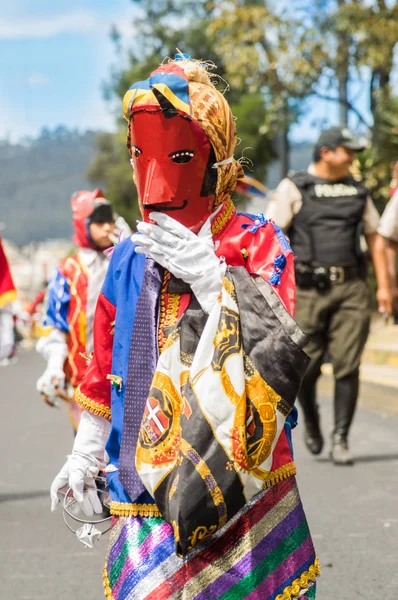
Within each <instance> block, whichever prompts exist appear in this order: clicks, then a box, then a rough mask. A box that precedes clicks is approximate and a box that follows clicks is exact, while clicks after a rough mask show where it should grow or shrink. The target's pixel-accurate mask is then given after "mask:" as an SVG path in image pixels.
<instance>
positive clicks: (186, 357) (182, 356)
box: [180, 351, 193, 367]
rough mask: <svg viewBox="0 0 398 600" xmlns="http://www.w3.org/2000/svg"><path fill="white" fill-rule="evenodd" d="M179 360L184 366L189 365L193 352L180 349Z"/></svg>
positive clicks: (191, 361)
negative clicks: (189, 352)
mask: <svg viewBox="0 0 398 600" xmlns="http://www.w3.org/2000/svg"><path fill="white" fill-rule="evenodd" d="M180 360H181V363H182V364H183V365H184V367H190V366H191V365H192V363H193V354H188V352H182V351H180Z"/></svg>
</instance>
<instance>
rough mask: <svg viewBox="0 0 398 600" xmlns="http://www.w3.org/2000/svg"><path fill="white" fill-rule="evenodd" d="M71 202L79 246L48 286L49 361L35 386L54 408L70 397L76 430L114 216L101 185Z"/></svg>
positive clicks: (41, 348) (43, 346) (44, 349)
mask: <svg viewBox="0 0 398 600" xmlns="http://www.w3.org/2000/svg"><path fill="white" fill-rule="evenodd" d="M71 202H72V213H73V225H74V230H75V233H74V237H73V243H74V244H75V245H76V246H77V247H78V250H77V252H75V253H74V254H72V256H69V257H67V258H65V259H64V260H62V262H61V263H60V265H59V267H58V269H57V271H56V273H55V274H54V276H53V278H52V280H51V281H50V283H49V285H48V288H47V297H46V307H45V325H47V326H51V327H52V328H53V329H52V330H51V331H50V334H49V335H48V336H47V337H43V338H41V339H40V340H39V341H38V343H37V346H36V348H37V350H38V352H39V353H40V354H42V356H43V357H44V358H45V359H46V360H47V366H46V369H45V371H44V373H43V375H42V376H41V377H40V378H39V380H38V381H37V386H36V387H37V390H38V391H39V392H40V393H41V395H42V398H43V399H44V401H45V402H46V403H47V404H49V405H50V406H53V405H54V403H55V404H57V401H58V400H59V399H60V398H62V399H65V400H67V401H68V410H69V416H70V418H71V421H72V424H73V427H74V429H75V430H77V426H78V422H79V419H80V414H81V412H82V411H81V409H80V407H79V406H78V405H77V404H76V403H75V402H74V400H73V393H74V389H75V388H76V387H77V386H78V385H79V383H80V382H81V380H82V378H83V375H84V373H85V371H86V368H87V361H88V356H89V355H90V353H91V352H92V350H93V334H92V329H93V319H94V309H95V304H96V301H97V298H98V295H99V292H100V289H101V285H102V283H103V280H104V277H105V273H106V270H107V268H108V264H109V259H108V257H107V255H106V254H104V250H106V249H107V248H109V247H110V246H112V245H113V242H112V239H111V236H112V235H113V233H114V215H113V212H112V208H111V205H110V203H109V202H108V201H107V200H106V199H105V198H104V194H103V192H102V190H100V189H95V190H94V191H89V190H81V191H79V192H76V193H75V194H73V196H72V200H71Z"/></svg>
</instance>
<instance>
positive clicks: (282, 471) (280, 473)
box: [263, 462, 296, 490]
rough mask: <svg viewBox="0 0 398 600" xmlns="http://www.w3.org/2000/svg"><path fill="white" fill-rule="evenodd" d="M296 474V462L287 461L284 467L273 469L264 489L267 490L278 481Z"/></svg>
mask: <svg viewBox="0 0 398 600" xmlns="http://www.w3.org/2000/svg"><path fill="white" fill-rule="evenodd" d="M295 474H296V465H295V464H294V462H290V463H287V464H286V465H283V467H279V469H276V470H275V471H271V473H270V474H269V475H268V477H267V479H266V480H265V481H264V484H263V489H264V490H266V489H268V488H270V487H272V486H273V485H275V484H276V483H278V482H279V481H283V480H284V479H287V478H288V477H291V476H292V475H295Z"/></svg>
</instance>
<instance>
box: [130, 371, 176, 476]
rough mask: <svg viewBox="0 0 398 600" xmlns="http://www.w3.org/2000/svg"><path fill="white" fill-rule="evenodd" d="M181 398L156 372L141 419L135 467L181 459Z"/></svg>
mask: <svg viewBox="0 0 398 600" xmlns="http://www.w3.org/2000/svg"><path fill="white" fill-rule="evenodd" d="M180 412H181V397H180V394H179V392H178V391H177V390H176V388H175V386H174V385H173V382H172V381H171V379H170V378H169V377H168V376H167V375H165V374H164V373H161V372H159V371H156V373H155V375H154V378H153V381H152V387H151V389H150V392H149V396H148V400H147V402H146V405H145V410H144V415H143V418H142V423H141V429H140V434H139V437H138V445H137V451H136V465H137V470H138V472H139V470H140V467H141V463H145V464H150V465H152V466H153V467H156V466H163V465H167V464H170V463H174V462H175V461H176V459H177V458H178V455H179V440H180Z"/></svg>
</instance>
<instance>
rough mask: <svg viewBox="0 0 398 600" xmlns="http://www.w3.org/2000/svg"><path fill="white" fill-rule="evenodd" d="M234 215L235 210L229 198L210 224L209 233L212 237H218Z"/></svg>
mask: <svg viewBox="0 0 398 600" xmlns="http://www.w3.org/2000/svg"><path fill="white" fill-rule="evenodd" d="M235 214H236V209H235V206H234V203H233V202H232V200H231V198H228V200H227V201H226V202H225V204H224V206H223V207H222V209H221V210H220V212H219V213H218V214H217V215H216V217H215V219H214V220H213V222H212V224H211V233H212V234H213V236H215V235H218V234H219V233H221V231H222V230H223V229H224V227H226V225H228V223H229V221H230V220H231V219H232V217H233V216H234V215H235Z"/></svg>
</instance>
